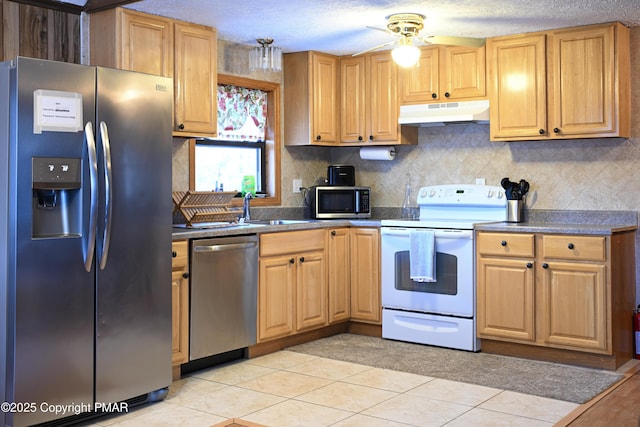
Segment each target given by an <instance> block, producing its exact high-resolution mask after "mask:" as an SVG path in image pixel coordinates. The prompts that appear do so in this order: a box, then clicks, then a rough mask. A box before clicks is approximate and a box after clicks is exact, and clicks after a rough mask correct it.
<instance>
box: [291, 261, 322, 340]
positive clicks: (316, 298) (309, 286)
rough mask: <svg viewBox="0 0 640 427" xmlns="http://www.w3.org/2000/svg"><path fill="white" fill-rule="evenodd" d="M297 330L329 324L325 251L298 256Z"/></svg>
mask: <svg viewBox="0 0 640 427" xmlns="http://www.w3.org/2000/svg"><path fill="white" fill-rule="evenodd" d="M296 259H297V264H296V269H297V274H296V282H297V283H296V330H297V331H302V330H304V329H309V328H313V327H319V326H324V325H326V324H327V276H326V271H327V270H326V268H327V265H326V262H325V256H324V252H308V253H304V254H302V255H298V256H297V257H296Z"/></svg>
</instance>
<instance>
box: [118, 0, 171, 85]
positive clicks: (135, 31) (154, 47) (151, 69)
mask: <svg viewBox="0 0 640 427" xmlns="http://www.w3.org/2000/svg"><path fill="white" fill-rule="evenodd" d="M119 11H120V13H121V14H122V15H121V16H122V24H121V25H122V26H121V28H122V64H121V67H119V68H122V69H124V70H131V71H139V72H142V73H148V74H157V75H159V76H165V77H173V23H172V22H171V21H170V20H169V19H164V18H161V17H159V16H153V15H146V14H141V13H137V12H133V11H126V10H124V9H119ZM116 28H117V27H116Z"/></svg>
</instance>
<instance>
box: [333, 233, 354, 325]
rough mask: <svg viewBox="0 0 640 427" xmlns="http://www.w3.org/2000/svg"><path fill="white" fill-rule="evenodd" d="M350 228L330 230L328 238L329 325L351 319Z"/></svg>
mask: <svg viewBox="0 0 640 427" xmlns="http://www.w3.org/2000/svg"><path fill="white" fill-rule="evenodd" d="M349 230H350V228H349V227H340V228H330V229H329V230H328V236H327V258H328V262H327V264H328V273H327V274H328V280H329V323H337V322H341V321H344V320H349V318H350V317H351V265H352V263H351V259H350V250H349V247H350V244H349V235H350V233H349Z"/></svg>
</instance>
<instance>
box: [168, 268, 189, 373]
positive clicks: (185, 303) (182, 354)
mask: <svg viewBox="0 0 640 427" xmlns="http://www.w3.org/2000/svg"><path fill="white" fill-rule="evenodd" d="M185 273H186V270H174V271H173V272H172V274H171V307H172V312H171V313H172V315H171V343H172V358H171V362H172V364H173V365H180V364H182V363H186V362H188V360H189V279H188V277H189V276H184V275H185Z"/></svg>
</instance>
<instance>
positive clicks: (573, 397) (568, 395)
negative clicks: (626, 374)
mask: <svg viewBox="0 0 640 427" xmlns="http://www.w3.org/2000/svg"><path fill="white" fill-rule="evenodd" d="M286 350H289V351H295V352H299V353H305V354H311V355H314V356H319V357H326V358H328V359H335V360H342V361H345V362H352V363H359V364H361V365H367V366H373V367H376V368H384V369H392V370H395V371H402V372H409V373H413V374H419V375H425V376H429V377H434V378H441V379H447V380H452V381H459V382H464V383H470V384H478V385H483V386H486V387H494V388H499V389H502V390H510V391H516V392H519V393H525V394H531V395H535V396H542V397H548V398H551V399H558V400H564V401H567V402H573V403H585V402H587V401H589V400H590V399H591V398H593V397H595V396H597V395H598V394H600V393H601V392H602V391H604V390H606V389H607V388H609V387H610V386H611V385H613V384H614V383H615V382H617V381H618V380H620V379H622V377H623V375H621V374H618V373H616V372H611V371H605V370H599V369H591V368H582V367H578V366H571V365H563V364H558V363H549V362H539V361H534V360H527V359H521V358H517V357H509V356H500V355H496V354H487V353H482V352H481V353H471V352H467V351H461V350H451V349H446V348H440V347H431V346H427V345H421V344H412V343H406V342H402V341H392V340H386V339H382V338H378V337H370V336H365V335H354V334H338V335H334V336H332V337H328V338H322V339H319V340H316V341H311V342H308V343H305V344H300V345H296V346H293V347H289V348H287V349H286Z"/></svg>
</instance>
